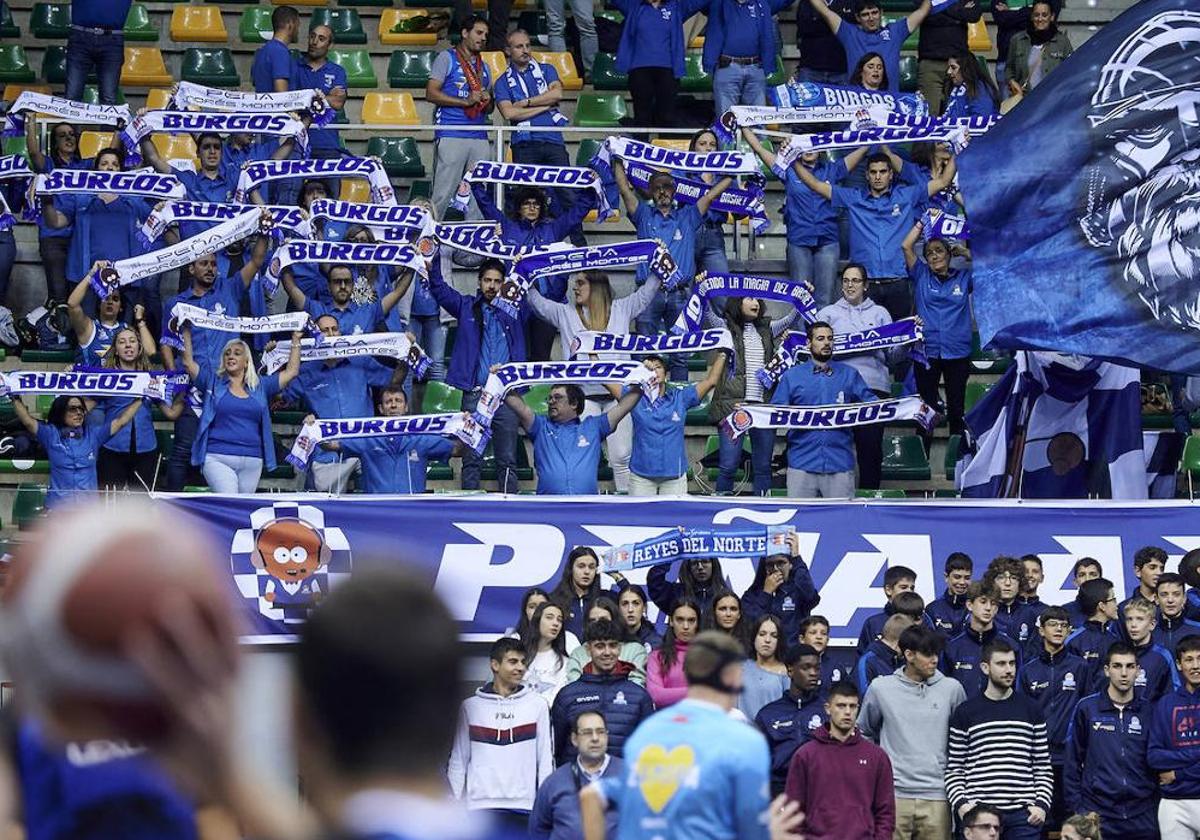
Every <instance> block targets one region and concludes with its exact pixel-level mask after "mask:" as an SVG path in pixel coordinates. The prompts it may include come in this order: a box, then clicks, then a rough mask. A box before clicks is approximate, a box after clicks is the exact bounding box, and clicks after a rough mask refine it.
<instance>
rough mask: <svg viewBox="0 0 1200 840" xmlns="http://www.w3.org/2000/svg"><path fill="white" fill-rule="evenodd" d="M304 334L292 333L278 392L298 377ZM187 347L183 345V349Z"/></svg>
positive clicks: (280, 374)
mask: <svg viewBox="0 0 1200 840" xmlns="http://www.w3.org/2000/svg"><path fill="white" fill-rule="evenodd" d="M303 339H304V333H302V332H300V331H299V330H297V331H296V332H294V333H292V346H291V348H290V350H289V352H288V360H287V364H286V365H284V366H283V370H281V371H279V390H281V391H282V390H283V389H284V388H286V387H287V386H288V383H290V382H291V381H292V380H293V379H295V378H296V377H297V376H299V375H300V342H301V341H302V340H303ZM186 346H187V345H186V344H185V345H184V347H186Z"/></svg>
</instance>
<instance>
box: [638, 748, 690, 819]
mask: <svg viewBox="0 0 1200 840" xmlns="http://www.w3.org/2000/svg"><path fill="white" fill-rule="evenodd" d="M695 766H696V754H695V753H694V752H693V751H692V748H691V747H689V746H687V745H686V744H684V745H682V746H678V747H676V748H675V749H673V750H671V751H670V752H667V751H666V749H665V748H664V747H661V746H659V745H658V744H653V745H651V746H649V747H646V749H644V750H642V751H641V753H640V754H639V755H638V758H637V763H636V764H635V765H634V767H635V770H636V772H637V777H638V787H639V788H641V791H642V798H643V799H645V800H646V804H647V805H649V806H650V810H652V811H654V813H656V814H661V813H662V810H663V808H665V807H667V803H668V802H670V801H671V797H673V796H674V795H675V794H676V792H677V791H678V790H679V788H680V786H681V785H682V784H683V783H684V780H685V779H686V778H687V777H688V776H689V775H690V774H691V772H692V769H693V768H694V767H695Z"/></svg>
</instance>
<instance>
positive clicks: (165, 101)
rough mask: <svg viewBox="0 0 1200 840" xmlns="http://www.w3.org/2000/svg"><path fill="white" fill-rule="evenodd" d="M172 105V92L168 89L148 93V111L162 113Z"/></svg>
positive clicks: (153, 90) (157, 89) (156, 89)
mask: <svg viewBox="0 0 1200 840" xmlns="http://www.w3.org/2000/svg"><path fill="white" fill-rule="evenodd" d="M170 103H171V91H169V90H168V89H166V88H153V89H151V90H150V91H149V92H147V93H146V110H147V111H162V110H164V109H166V107H167V105H169V104H170Z"/></svg>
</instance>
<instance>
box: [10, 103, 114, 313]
mask: <svg viewBox="0 0 1200 840" xmlns="http://www.w3.org/2000/svg"><path fill="white" fill-rule="evenodd" d="M25 148H26V149H27V150H28V152H29V168H30V169H32V170H33V171H34V172H37V173H49V172H53V171H54V170H56V169H90V168H91V166H92V162H91V161H89V160H83V159H82V158H81V157H80V156H79V131H78V129H76V128H75V126H73V125H71V124H70V123H65V122H60V123H53V124H52V125H51V126H50V148H49V152H48V153H46V152H43V151H42V144H41V142H40V141H39V140H38V132H37V118H36V115H34V114H27V115H26V118H25ZM71 231H72V226H71V225H67V226H66V227H62V228H56V227H52V226H51V225H49V224H48V223H47V222H46V218H45V216H42V217H40V218H39V219H38V256H40V257H41V258H42V270H43V271H44V273H45V275H46V293H47V297H49V298H51V299H53V300H62V299H63V298H64V297H66V295H67V252H68V250H69V249H70V246H71ZM2 302H3V298H0V303H2Z"/></svg>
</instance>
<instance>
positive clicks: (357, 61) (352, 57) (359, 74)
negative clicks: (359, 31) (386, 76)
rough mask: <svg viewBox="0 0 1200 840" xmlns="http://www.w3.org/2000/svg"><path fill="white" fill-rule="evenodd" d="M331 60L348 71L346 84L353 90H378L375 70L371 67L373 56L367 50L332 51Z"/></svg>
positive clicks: (330, 53)
mask: <svg viewBox="0 0 1200 840" xmlns="http://www.w3.org/2000/svg"><path fill="white" fill-rule="evenodd" d="M329 60H330V61H332V62H334V63H335V64H340V65H342V67H343V68H345V70H346V83H347V84H348V85H350V87H352V88H372V89H374V88H377V87H379V80H378V79H376V78H375V68H374V67H372V66H371V54H370V53H368V52H367V51H366V50H365V49H361V48H360V49H349V50H343V49H332V50H330V51H329Z"/></svg>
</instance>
